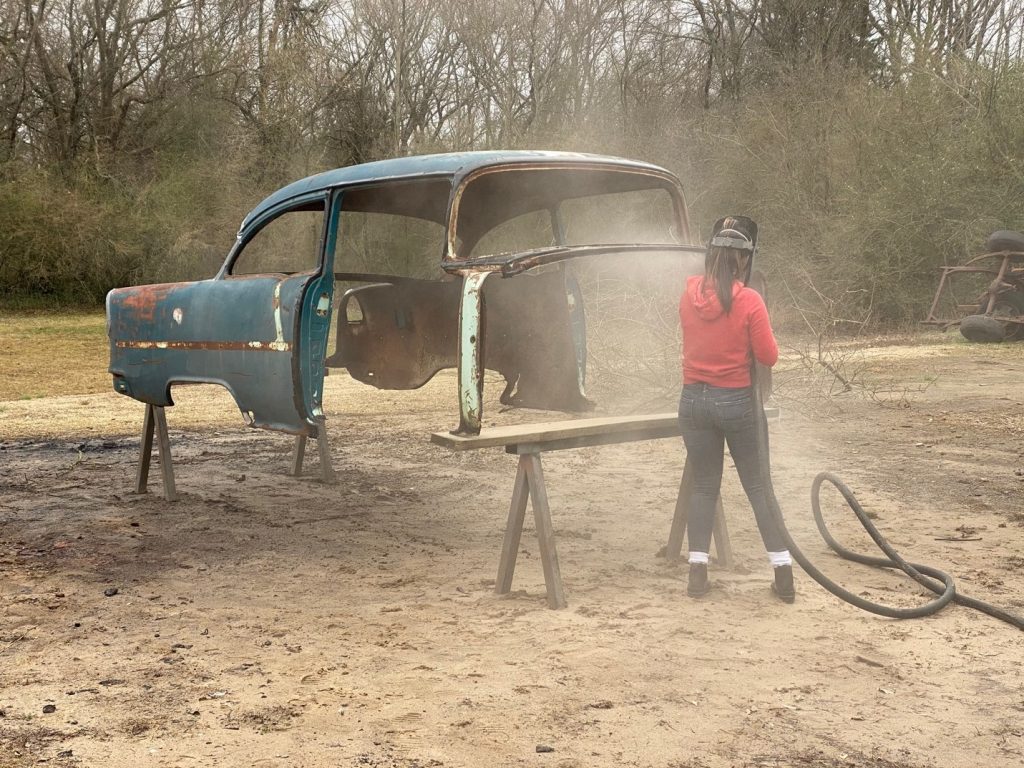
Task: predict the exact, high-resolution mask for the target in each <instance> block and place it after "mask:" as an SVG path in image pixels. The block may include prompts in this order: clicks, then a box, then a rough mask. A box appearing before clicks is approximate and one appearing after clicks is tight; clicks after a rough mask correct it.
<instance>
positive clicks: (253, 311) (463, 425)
mask: <svg viewBox="0 0 1024 768" xmlns="http://www.w3.org/2000/svg"><path fill="white" fill-rule="evenodd" d="M525 171H537V174H535V175H534V176H530V175H529V174H528V173H524V172H525ZM534 182H536V183H534ZM591 187H592V188H593V189H591ZM605 187H607V189H605ZM646 189H651V190H658V191H659V192H661V191H664V192H667V193H668V195H669V197H670V198H671V199H672V201H673V202H672V207H673V210H674V213H673V215H672V227H673V229H674V231H675V233H676V236H677V239H676V240H673V241H672V242H669V243H668V244H666V240H665V239H660V240H657V241H656V242H655V241H654V240H652V241H649V242H648V243H646V244H645V243H644V242H639V243H637V242H630V243H628V244H610V245H609V244H607V243H591V244H582V245H579V244H566V227H565V224H564V222H563V221H562V219H561V215H560V211H559V207H560V206H561V204H562V201H563V200H569V199H574V198H578V197H580V196H585V195H587V194H591V193H593V194H601V193H605V192H608V191H609V190H611V192H615V191H623V190H626V191H631V190H646ZM534 210H541V211H547V212H548V215H550V217H551V219H552V222H553V229H554V231H555V233H556V235H555V239H556V240H557V242H556V243H555V245H554V247H551V248H540V249H536V248H535V249H532V250H526V251H523V250H517V251H515V250H514V251H511V252H508V253H496V254H494V253H491V254H488V253H487V252H483V253H479V254H478V253H475V252H474V246H475V244H477V243H479V242H481V239H482V238H483V237H484V236H485V235H486V234H487V233H488V232H489V231H491V230H493V229H494V228H496V227H497V226H499V225H500V224H501V223H502V222H504V221H505V220H508V219H511V218H513V217H515V216H518V215H521V214H522V213H523V212H529V211H534ZM348 212H357V213H374V214H376V213H381V214H387V215H394V216H400V217H401V216H405V217H412V218H418V219H422V220H425V221H429V222H434V223H436V224H439V225H441V227H443V231H444V236H443V238H442V242H440V243H439V245H438V249H437V251H436V262H435V263H436V277H435V278H432V279H423V278H421V277H416V278H410V277H408V276H404V277H403V276H400V275H389V274H377V273H373V274H371V273H369V272H365V273H359V274H349V273H344V274H341V273H337V272H336V271H335V270H336V265H335V254H336V251H337V250H338V247H339V244H340V243H344V242H345V238H346V231H345V226H346V225H345V221H346V219H345V216H346V214H347V213H348ZM299 214H302V215H308V216H315V215H317V214H319V216H320V220H319V225H318V226H319V230H318V232H319V234H318V239H317V243H316V247H315V250H316V252H315V254H314V255H315V263H314V264H312V265H311V266H308V267H305V268H303V269H299V270H294V271H293V270H290V269H288V270H285V271H283V272H274V271H267V272H265V273H254V274H242V273H240V272H238V270H237V266H238V263H239V262H240V261H241V262H244V260H245V259H246V258H247V256H248V254H250V253H251V252H252V249H254V248H255V246H253V245H252V244H253V243H258V242H259V241H260V238H261V237H263V236H264V233H265V232H267V231H272V230H273V227H274V226H275V222H278V221H284V220H287V219H288V218H289V217H294V216H296V215H299ZM651 243H655V244H651ZM672 243H678V244H672ZM688 243H689V230H688V221H687V214H686V209H685V202H684V201H683V196H682V191H681V187H680V185H679V182H678V180H677V179H676V178H675V177H674V176H673V175H672V174H671V173H669V172H668V171H666V170H664V169H662V168H659V167H657V166H655V165H651V164H649V163H643V162H638V161H633V160H623V159H621V158H613V157H604V156H599V155H586V154H578V153H570V152H541V151H494V152H461V153H449V154H441V155H424V156H418V157H402V158H394V159H390V160H381V161H377V162H372V163H366V164H363V165H357V166H350V167H347V168H339V169H335V170H331V171H326V172H324V173H320V174H316V175H313V176H310V177H307V178H305V179H301V180H299V181H296V182H294V183H292V184H289V185H287V186H285V187H283V188H281V189H280V190H278V191H276V192H274V193H273V194H271V195H269V196H268V197H267V198H266V199H265V200H263V201H262V202H261V203H259V204H258V205H257V206H256V207H255V208H253V210H252V211H251V212H250V213H249V214H248V215H246V217H245V218H244V220H243V221H242V225H241V227H240V228H239V231H238V235H237V237H236V241H235V244H234V246H233V247H232V248H231V250H230V251H229V253H228V254H227V256H226V258H225V261H224V262H223V265H222V266H221V268H220V269H219V270H218V272H217V274H216V275H215V276H214V277H213V278H212V279H206V280H198V281H195V282H184V283H175V284H165V285H149V286H134V287H126V288H119V289H115V290H113V291H111V292H110V294H109V295H108V296H107V326H108V335H109V337H110V368H109V370H110V373H111V374H112V375H113V379H114V389H115V390H116V391H117V392H119V393H121V394H125V395H128V396H130V397H132V398H134V399H136V400H139V401H141V402H144V403H149V404H152V405H157V406H167V405H171V404H172V397H171V388H172V387H173V386H178V385H181V384H189V383H213V384H219V385H221V386H224V387H225V388H227V389H228V391H230V392H231V394H232V396H233V397H234V399H235V402H236V403H237V404H238V407H239V409H240V410H241V412H242V414H243V416H244V418H245V420H246V421H247V423H249V424H250V425H251V426H255V427H262V428H266V429H273V430H279V431H282V432H288V433H292V434H298V435H307V436H315V435H317V434H318V427H319V425H322V424H323V420H324V409H323V389H324V376H325V373H326V368H325V366H326V365H328V364H330V361H329V358H328V354H327V347H328V342H329V339H330V335H331V329H332V323H333V322H335V319H334V292H335V281H336V280H341V279H344V280H346V281H347V282H353V281H354V282H357V283H362V284H364V288H365V289H367V290H362V291H353V290H351V289H348V290H346V295H347V296H350V297H351V301H350V302H347V303H346V307H349V306H350V305H351V307H350V308H351V309H352V311H353V312H354V313H355V314H354V315H353V318H352V319H349V318H346V317H340V318H338V319H337V322H338V324H339V334H338V338H339V339H340V338H341V336H342V334H341V333H340V331H341V330H342V327H343V326H344V327H345V328H351V329H356V330H358V334H356V333H355V331H351V332H347V333H346V334H344V335H345V337H346V338H349V339H355V338H356V336H358V340H359V343H360V344H361V345H362V347H361V349H362V350H363V352H364V353H366V354H363V355H362V356H361V357H360V358H359V364H360V365H361V366H364V367H367V371H366V378H364V379H361V380H364V381H366V382H367V383H371V384H374V385H375V386H382V387H386V388H397V389H403V388H411V387H415V386H421V385H422V384H423V383H424V382H425V380H427V379H429V377H430V376H432V375H433V373H434V372H436V370H440V369H441V368H443V367H458V369H459V375H458V381H459V385H458V387H459V392H458V402H459V412H460V430H461V431H464V432H475V431H478V430H479V429H480V424H481V420H482V407H483V405H482V403H483V400H482V386H483V371H484V367H485V363H486V365H487V367H488V368H491V367H492V363H493V368H494V369H495V370H498V371H499V372H500V373H501V374H502V375H503V376H505V378H506V381H507V382H508V386H509V389H508V390H507V391H506V393H505V395H508V393H509V392H510V391H511V388H512V387H513V386H514V385H515V383H516V382H517V381H518V382H519V386H520V387H524V386H525V387H526V388H527V389H528V390H529V392H528V396H525V397H521V398H519V400H518V402H519V403H523V404H525V407H548V408H559V409H566V410H573V409H580V408H586V407H589V405H591V404H589V401H587V399H586V397H585V395H584V393H583V386H584V375H585V368H586V361H587V354H586V330H587V323H586V313H585V311H584V306H583V296H582V294H581V292H580V287H579V284H578V282H577V281H576V280H575V278H574V277H572V275H571V272H566V271H565V270H564V269H563V268H562V266H564V265H562V266H560V267H559V271H560V273H561V274H562V275H563V279H562V280H561V281H560V282H559V283H558V285H557V286H556V285H555V283H553V282H552V281H551V280H550V279H548V280H530V279H516V277H515V276H517V275H519V274H521V273H530V272H531V271H538V270H543V268H544V266H545V265H547V264H555V263H559V262H564V261H565V260H567V259H570V258H587V257H590V256H599V255H602V254H607V253H612V252H626V251H631V252H636V253H638V254H640V253H643V252H645V251H650V250H661V251H665V250H673V249H674V250H677V251H678V252H679V253H680V254H685V253H686V252H693V253H695V252H697V251H699V250H700V249H698V248H696V247H695V246H692V245H689V244H688ZM289 247H291V244H289V243H285V245H284V249H285V250H287V249H288V248H289ZM247 248H249V249H250V250H249V251H247ZM488 274H490V275H492V276H493V279H492V280H491V281H489V282H488V284H487V288H486V290H485V286H484V282H485V277H486V275H488ZM455 280H457V281H459V282H460V283H461V284H460V285H459V286H458V290H454V289H456V286H455V285H451V283H452V281H455ZM371 287H372V288H373V292H370V291H369V288H371ZM488 296H490V300H488ZM357 297H363V300H365V301H366V302H369V303H368V305H367V308H368V310H372V311H368V312H367V313H366V314H365V316H361V315H359V313H358V311H357V310H358V299H357ZM457 297H461V298H457ZM456 301H458V302H459V305H458V306H456V304H455V302H456ZM395 302H398V303H397V304H396V303H395ZM402 302H411V303H406V304H403V303H402ZM439 302H440V304H441V305H443V307H444V310H443V311H436V310H437V308H438V306H439ZM370 303H372V306H371V304H370ZM527 307H528V308H527ZM517 312H518V313H520V314H519V315H517ZM522 313H529V316H530V323H529V324H528V325H529V328H530V330H529V331H528V332H527V333H525V334H522V335H521V338H517V333H516V331H517V322H518V320H519V318H520V317H521V315H522ZM343 314H344V313H343ZM485 316H486V317H488V318H489V319H488V320H487V322H484V317H485ZM456 318H458V319H456ZM456 322H458V324H459V327H458V328H455V327H448V326H452V325H454V324H455V323H456ZM545 322H549V323H551V324H552V326H551V328H550V332H548V333H545V332H542V331H541V328H542V327H543V324H544V323H545ZM442 324H443V325H445V328H440V327H439V326H440V325H442ZM435 326H437V327H435ZM556 326H557V327H556ZM563 326H564V327H563ZM487 329H491V330H492V331H498V334H497V336H495V338H493V339H492V343H491V344H490V345H487V348H486V349H485V344H484V334H485V332H486V331H487ZM545 330H548V329H545ZM417 334H427V335H428V336H429V338H430V339H431V343H430V344H424V345H417V344H415V343H412V342H411V341H410V338H414V337H415V336H416V335H417ZM537 340H540V341H543V342H544V343H545V344H546V345H547V346H546V347H545V349H544V350H543V351H542V353H541V354H539V355H538V354H535V350H530V349H525V348H523V349H520V348H519V347H523V346H524V345H525V346H527V347H528V346H529V345H530V344H534V343H536V342H537ZM339 343H340V342H339ZM389 343H390V345H389ZM456 343H457V345H458V348H457V349H456ZM517 344H518V345H519V347H517V346H516V345H517ZM401 350H414V351H416V353H417V354H423V355H424V356H425V357H424V359H423V361H422V362H421V363H418V364H416V365H406V366H404V368H403V367H402V366H394V365H393V366H392V368H391V369H389V370H388V371H386V373H387V375H377V376H376V377H375V373H374V371H373V370H372V369H373V368H374V367H380V366H388V365H389V363H390V362H393V361H389V359H388V355H392V356H395V355H401V354H402V351H401ZM331 358H332V359H335V360H337V361H341V360H345V359H347V357H346V355H345V354H343V353H342V352H341V351H336V352H335V353H334V355H332V356H331ZM531 360H533V361H534V362H533V363H530V361H531ZM409 361H410V362H417V358H412V357H410V359H409ZM334 365H339V363H338V362H335V363H334ZM530 365H532V368H530V370H527V368H528V367H529V366H530ZM524 366H525V367H524ZM340 367H345V365H341V366H340ZM406 368H407V369H408V372H406V371H405V369H406ZM385 382H386V383H385ZM519 394H521V393H519ZM505 395H503V400H502V402H506V399H505ZM517 396H518V395H517ZM507 401H508V402H509V403H512V404H516V403H517V400H516V398H515V397H509V398H508V400H507Z"/></svg>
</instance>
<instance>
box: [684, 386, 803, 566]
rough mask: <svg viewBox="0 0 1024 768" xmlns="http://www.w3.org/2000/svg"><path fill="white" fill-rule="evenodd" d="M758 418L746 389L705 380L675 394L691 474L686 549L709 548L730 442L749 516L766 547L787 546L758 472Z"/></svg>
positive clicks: (768, 490) (768, 481) (768, 488)
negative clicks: (752, 510) (751, 511)
mask: <svg viewBox="0 0 1024 768" xmlns="http://www.w3.org/2000/svg"><path fill="white" fill-rule="evenodd" d="M757 419H764V413H763V411H760V410H759V409H758V412H757V413H755V408H754V397H753V393H752V390H751V388H750V387H742V388H738V389H737V388H732V387H712V386H711V385H709V384H687V385H686V386H684V387H683V393H682V396H681V397H680V398H679V424H680V426H681V427H682V431H683V442H684V443H685V444H686V454H687V461H688V462H689V463H690V469H691V471H692V473H693V478H694V481H693V495H692V496H691V497H690V499H689V502H690V504H689V521H688V524H687V528H688V529H689V532H688V535H689V542H690V544H689V547H690V551H691V552H708V551H709V549H710V547H711V529H712V527H713V524H714V520H715V502H716V501H717V500H718V495H719V493H720V491H721V487H722V464H723V459H724V454H725V443H728V444H729V453H730V454H731V455H732V459H733V461H734V462H735V463H736V471H737V472H738V473H739V476H740V482H741V483H742V484H743V490H744V491H746V494H747V498H748V499H749V500H750V506H751V507H753V508H754V518H755V519H756V520H757V528H758V530H759V531H760V532H761V539H762V540H763V541H764V546H765V549H766V550H768V551H769V552H781V551H782V550H784V549H786V548H787V547H786V542H785V539H783V537H782V533H781V532H780V531H779V526H778V523H777V522H776V519H775V515H774V514H773V508H777V507H778V502H777V501H776V500H775V493H774V492H773V490H772V488H771V479H770V478H769V477H765V476H764V474H765V473H762V471H761V463H760V459H759V456H758V446H757V430H758V425H757V421H756V420H757ZM767 434H768V430H767V429H765V435H767ZM765 448H766V449H767V445H766V446H765ZM766 458H767V457H766ZM765 466H766V467H767V461H766V462H765Z"/></svg>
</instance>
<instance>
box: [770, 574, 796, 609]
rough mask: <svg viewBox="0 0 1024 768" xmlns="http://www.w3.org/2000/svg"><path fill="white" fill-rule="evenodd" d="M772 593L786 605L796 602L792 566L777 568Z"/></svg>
mask: <svg viewBox="0 0 1024 768" xmlns="http://www.w3.org/2000/svg"><path fill="white" fill-rule="evenodd" d="M772 592H774V593H775V596H776V597H778V598H779V600H781V601H782V602H784V603H792V602H793V601H794V600H796V590H795V589H794V588H793V566H792V565H780V566H777V567H776V568H775V583H774V584H772Z"/></svg>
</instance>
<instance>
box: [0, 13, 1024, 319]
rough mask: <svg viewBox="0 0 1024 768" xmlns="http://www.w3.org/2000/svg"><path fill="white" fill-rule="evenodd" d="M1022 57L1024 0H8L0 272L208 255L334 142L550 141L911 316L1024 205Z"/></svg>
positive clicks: (55, 287) (77, 289)
mask: <svg viewBox="0 0 1024 768" xmlns="http://www.w3.org/2000/svg"><path fill="white" fill-rule="evenodd" d="M1022 61H1024V0H853V1H851V2H837V1H835V0H463V1H462V2H459V3H448V2H442V0H36V1H33V0H0V298H2V299H4V300H5V301H7V302H8V303H9V302H11V301H29V300H42V301H50V300H60V301H69V300H78V301H87V302H88V301H97V300H99V299H100V298H101V297H102V296H103V294H104V292H105V291H106V290H107V289H108V288H110V287H112V286H114V285H123V284H128V283H133V282H141V281H152V280H164V279H185V278H195V277H201V276H205V275H208V274H210V273H211V272H212V269H213V265H214V264H216V263H217V262H218V261H219V260H220V259H221V258H222V257H223V255H224V253H225V252H226V249H227V247H228V246H229V245H230V241H231V236H232V233H233V232H234V231H235V229H236V228H237V224H238V221H239V220H240V219H241V216H242V215H243V214H244V213H245V211H247V210H248V208H249V207H250V206H251V204H253V203H254V202H256V201H258V200H259V199H260V198H261V197H263V196H264V195H265V194H267V193H269V192H270V191H272V190H273V189H274V188H276V187H277V186H278V185H280V184H282V183H285V182H287V181H290V180H292V179H294V178H297V177H299V176H302V175H306V174H308V173H313V172H316V171H319V170H322V169H325V168H330V167H338V166H342V165H348V164H351V163H356V162H363V161H367V160H372V159H377V158H381V157H388V156H394V155H402V154H415V153H421V152H431V151H447V150H457V149H483V148H498V147H501V148H526V147H531V148H537V147H539V148H556V149H573V150H580V151H595V152H604V153H611V154H619V155H624V156H628V157H637V158H642V159H647V160H651V161H653V162H657V163H659V164H661V165H664V166H666V167H668V168H670V169H671V170H673V171H675V172H676V173H678V174H679V176H680V178H681V179H682V181H683V184H684V187H685V189H686V192H687V195H688V199H689V203H690V205H691V208H692V214H693V218H694V222H695V223H696V225H697V228H698V230H699V233H700V235H701V236H706V234H707V228H708V226H709V223H710V222H712V221H714V219H715V218H717V217H718V216H719V215H721V214H722V213H724V212H742V213H747V214H749V215H752V216H754V217H755V218H758V219H759V220H760V221H761V222H762V231H763V242H762V254H763V256H764V259H765V260H764V265H765V269H766V270H767V271H768V272H769V274H770V275H771V281H772V283H773V285H774V286H775V288H774V289H773V290H774V294H775V301H776V302H778V304H779V305H780V307H782V308H783V310H785V309H786V308H789V309H793V310H800V312H801V313H802V314H803V316H808V313H809V314H810V315H813V316H815V317H819V318H826V319H828V320H829V321H830V322H835V321H840V322H844V323H848V324H850V325H851V327H862V326H864V325H871V324H874V323H880V322H888V323H892V322H899V321H907V320H911V319H915V318H919V317H920V316H921V314H922V309H921V307H922V304H923V303H924V302H926V301H927V299H928V298H929V297H930V294H931V291H932V289H933V286H934V282H935V276H936V273H935V268H936V267H937V266H938V265H941V264H943V263H952V262H957V261H962V260H963V259H964V258H965V257H966V256H967V254H968V253H969V252H971V250H972V249H977V247H978V246H979V245H980V244H981V242H982V241H983V238H984V235H985V234H986V233H987V231H989V230H991V229H996V228H1003V227H1005V228H1021V227H1024V221H1022V220H1021V219H1022V218H1024V215H1022V214H1024V204H1022V202H1021V200H1022V199H1024V198H1022V194H1021V193H1022V192H1024V189H1022V187H1024V184H1022V180H1024V176H1022V170H1021V165H1020V164H1021V162H1022V160H1021V158H1024V151H1022V150H1024V126H1022V125H1021V122H1022V121H1021V120H1020V119H1019V116H1020V114H1021V113H1022V111H1024V110H1022V108H1024V69H1022ZM783 314H785V311H783Z"/></svg>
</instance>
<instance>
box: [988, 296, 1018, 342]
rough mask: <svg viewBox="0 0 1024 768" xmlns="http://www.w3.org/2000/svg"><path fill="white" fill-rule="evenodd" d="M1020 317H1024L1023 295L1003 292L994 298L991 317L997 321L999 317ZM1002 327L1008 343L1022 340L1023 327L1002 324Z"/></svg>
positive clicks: (1013, 324) (1016, 324)
mask: <svg viewBox="0 0 1024 768" xmlns="http://www.w3.org/2000/svg"><path fill="white" fill-rule="evenodd" d="M1020 315H1024V293H1019V292H1017V291H1005V292H1004V293H1000V294H999V295H998V296H996V303H995V306H994V307H992V317H994V318H995V319H996V320H998V319H999V318H1000V317H1019V316H1020ZM1003 326H1004V328H1005V337H1006V339H1007V340H1008V341H1013V340H1016V339H1024V325H1020V324H1018V323H1004V324H1003Z"/></svg>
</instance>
